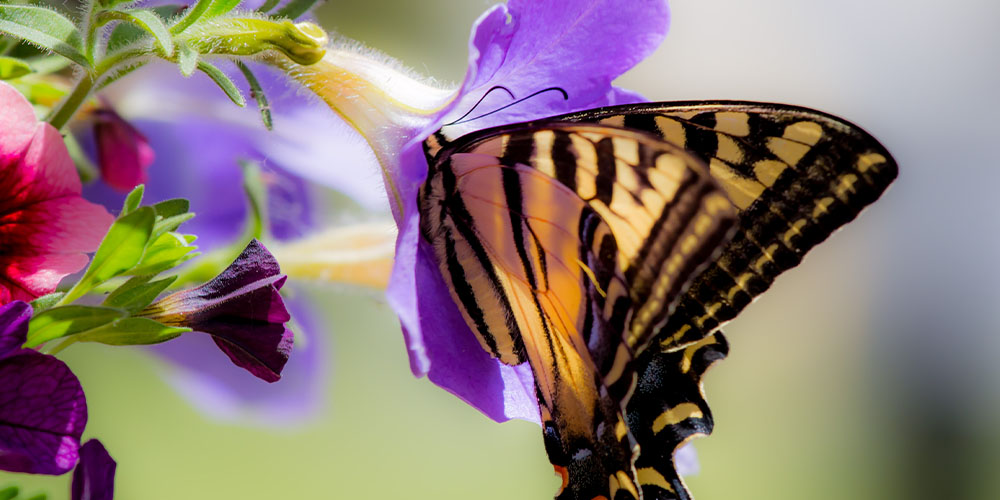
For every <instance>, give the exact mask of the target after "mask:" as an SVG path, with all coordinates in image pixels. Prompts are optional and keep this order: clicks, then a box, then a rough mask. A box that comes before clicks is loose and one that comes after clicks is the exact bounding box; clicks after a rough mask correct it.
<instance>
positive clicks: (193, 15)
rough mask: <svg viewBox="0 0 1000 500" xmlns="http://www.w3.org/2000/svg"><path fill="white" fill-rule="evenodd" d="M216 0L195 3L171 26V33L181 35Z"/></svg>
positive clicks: (201, 0) (199, 0) (200, 0)
mask: <svg viewBox="0 0 1000 500" xmlns="http://www.w3.org/2000/svg"><path fill="white" fill-rule="evenodd" d="M213 1H215V0H198V3H196V4H194V6H192V7H191V8H189V9H187V11H186V12H185V13H184V17H181V18H180V19H179V20H178V21H177V22H176V23H174V25H173V26H171V27H170V33H171V34H172V35H179V34H181V32H183V31H184V30H186V29H188V27H189V26H191V25H192V24H194V23H195V22H196V21H197V20H198V19H200V18H201V16H202V15H204V14H205V11H207V10H208V8H209V7H211V6H212V2H213Z"/></svg>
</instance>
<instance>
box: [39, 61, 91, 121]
mask: <svg viewBox="0 0 1000 500" xmlns="http://www.w3.org/2000/svg"><path fill="white" fill-rule="evenodd" d="M96 81H97V75H93V74H90V73H86V74H84V75H83V77H82V78H80V81H78V82H76V86H75V87H74V88H73V91H72V92H70V93H69V95H67V96H66V98H65V99H63V101H62V102H61V103H59V105H57V106H56V107H55V109H53V110H52V112H51V113H50V114H49V117H48V119H47V121H48V122H49V123H50V124H51V125H52V126H53V127H55V128H56V130H62V128H63V127H64V126H66V124H67V123H68V122H69V119H70V118H72V117H73V115H74V114H76V111H77V110H78V109H80V105H82V104H83V102H84V101H86V100H87V96H89V95H90V91H91V90H92V89H93V88H94V83H95V82H96Z"/></svg>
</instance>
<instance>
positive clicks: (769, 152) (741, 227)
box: [557, 101, 897, 349]
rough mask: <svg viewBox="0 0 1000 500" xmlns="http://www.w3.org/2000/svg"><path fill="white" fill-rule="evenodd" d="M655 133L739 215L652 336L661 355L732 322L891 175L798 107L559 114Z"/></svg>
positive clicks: (881, 152)
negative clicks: (711, 180) (705, 174)
mask: <svg viewBox="0 0 1000 500" xmlns="http://www.w3.org/2000/svg"><path fill="white" fill-rule="evenodd" d="M557 119H560V120H570V121H584V122H601V123H608V124H615V125H619V126H624V127H627V128H634V129H637V130H644V131H647V132H650V133H654V134H657V135H659V136H661V137H663V138H664V139H665V140H667V141H670V142H672V143H674V144H677V145H678V146H680V147H682V148H684V149H685V150H687V151H689V152H690V153H691V154H693V155H695V156H698V157H699V158H701V159H702V160H703V161H705V163H707V164H708V165H709V168H710V171H711V173H712V176H713V177H715V179H716V180H717V181H718V182H719V183H720V184H721V185H722V186H723V188H724V189H725V190H726V192H727V194H728V195H729V198H730V200H732V202H733V204H734V206H735V207H736V208H737V209H738V210H739V211H740V222H739V224H738V227H737V230H736V233H735V235H734V237H733V239H732V240H731V241H730V242H729V244H728V245H727V246H726V247H725V248H724V249H723V251H722V253H721V254H720V255H719V256H718V257H717V258H716V260H715V261H714V262H713V263H712V264H711V265H710V266H709V267H708V268H707V269H706V270H705V271H704V272H702V273H701V274H700V275H699V276H698V277H697V278H696V279H695V280H694V282H693V283H692V285H691V288H690V289H689V290H688V292H687V293H686V294H685V296H684V297H683V298H682V299H681V301H680V303H679V304H678V306H677V308H676V310H675V311H674V312H673V313H672V315H671V317H670V319H669V322H668V324H667V325H666V326H665V327H664V328H663V329H662V331H661V332H660V333H659V336H658V340H659V341H660V343H661V344H662V345H663V347H664V348H667V349H673V348H677V347H679V346H683V345H686V344H689V343H691V342H696V341H698V340H699V339H701V338H703V337H705V336H706V335H708V334H710V333H711V332H712V331H714V330H715V329H716V328H718V327H719V326H720V325H722V324H724V323H725V322H727V321H729V320H731V319H732V318H734V317H735V316H736V314H738V313H739V312H740V311H741V310H742V309H743V308H744V307H746V305H747V304H749V303H750V302H751V301H752V300H753V298H754V297H756V296H758V295H759V294H760V293H762V292H763V291H764V290H766V289H767V288H768V287H770V286H771V283H772V282H773V281H774V279H775V278H776V277H777V276H778V275H779V274H781V273H782V272H784V271H786V270H788V269H790V268H792V267H794V266H796V265H798V263H799V262H800V261H801V259H802V257H803V256H804V255H805V253H806V252H808V251H809V250H810V249H811V248H812V247H813V246H815V245H816V244H818V243H820V242H822V241H823V240H824V239H826V238H827V237H828V236H829V235H830V234H832V233H833V232H834V231H835V230H836V229H837V228H839V227H840V226H842V225H844V224H846V223H847V222H849V221H851V220H852V219H854V217H856V216H857V215H858V213H859V212H860V211H861V209H863V208H864V207H865V206H867V205H868V204H870V203H872V202H873V201H875V200H876V199H878V197H879V196H880V195H881V194H882V193H883V192H884V191H885V189H886V188H887V187H888V186H889V184H890V183H891V182H892V180H893V179H894V178H895V177H896V173H897V168H896V163H895V161H894V160H893V159H892V156H890V155H889V153H888V151H886V149H885V148H884V147H883V146H882V145H881V144H879V142H878V141H877V140H875V139H874V138H873V137H872V136H871V135H869V134H868V133H867V132H865V131H864V130H862V129H861V128H859V127H857V126H855V125H852V124H850V123H848V122H846V121H844V120H842V119H840V118H837V117H834V116H831V115H828V114H825V113H822V112H819V111H815V110H811V109H807V108H801V107H798V106H789V105H783V104H766V103H755V102H742V101H715V102H661V103H647V104H634V105H625V106H613V107H607V108H599V109H595V110H590V111H584V112H580V113H575V114H572V115H566V116H562V117H558V118H557Z"/></svg>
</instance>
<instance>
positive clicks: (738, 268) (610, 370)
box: [418, 101, 897, 500]
mask: <svg viewBox="0 0 1000 500" xmlns="http://www.w3.org/2000/svg"><path fill="white" fill-rule="evenodd" d="M424 150H425V153H426V157H427V160H428V165H429V169H430V170H429V173H428V177H427V180H426V181H425V183H424V185H423V186H422V188H421V190H420V193H419V195H418V207H419V210H420V216H421V235H422V237H423V238H424V239H425V240H426V242H427V243H428V244H429V245H430V246H431V247H432V248H433V250H434V257H435V259H436V261H437V265H438V268H439V270H440V272H441V275H442V277H443V278H444V280H445V282H446V283H447V284H448V286H449V290H450V292H451V296H452V298H453V300H454V302H455V304H456V305H457V306H458V309H459V310H460V311H461V313H462V315H463V317H464V318H465V320H466V322H467V323H468V325H469V327H470V329H471V330H472V331H473V333H474V334H475V335H476V337H477V338H478V340H479V342H480V344H481V346H482V347H483V349H485V350H486V351H487V352H489V353H491V354H492V355H493V356H494V357H496V358H498V359H499V360H500V361H502V362H504V363H506V364H510V365H516V364H520V363H523V362H528V363H529V365H530V366H531V369H532V372H533V374H534V377H535V389H536V395H537V398H538V403H539V409H540V411H541V420H542V423H543V438H544V442H545V447H546V452H547V453H548V455H549V459H550V461H551V462H552V464H553V466H554V468H555V470H556V472H557V473H558V474H559V475H560V476H561V477H562V480H563V484H562V487H561V489H560V491H559V493H558V494H557V495H558V496H557V498H558V499H608V500H614V499H630V498H631V499H645V500H650V499H656V500H666V499H686V498H690V493H689V492H688V491H687V489H686V487H685V485H684V482H683V480H682V479H681V478H680V476H679V475H678V474H677V472H676V470H675V467H674V462H673V460H674V459H673V453H674V451H675V449H676V448H677V447H679V446H680V445H681V444H683V443H684V442H686V441H687V440H689V439H691V438H692V437H693V436H695V435H704V434H708V433H710V432H711V430H712V426H713V422H712V415H711V412H710V411H709V409H708V406H707V403H706V402H705V399H704V395H703V392H702V387H701V379H702V376H703V374H704V373H705V371H706V370H707V369H708V368H709V367H710V366H711V365H712V364H713V363H715V362H716V361H718V360H720V359H723V358H724V357H725V356H726V354H727V353H728V344H727V342H726V339H725V337H724V336H723V334H722V332H721V331H720V330H719V327H720V326H721V325H723V324H724V323H725V322H727V321H729V320H731V319H733V318H734V317H735V316H736V314H737V313H739V312H740V311H741V310H742V309H743V308H744V307H746V306H747V305H748V304H749V303H750V302H751V301H752V300H753V299H754V298H755V297H756V296H758V295H759V294H760V293H762V292H763V291H764V290H766V289H767V288H768V287H769V286H770V285H771V283H772V282H773V281H774V279H775V278H776V277H777V276H778V275H779V274H780V273H782V272H783V271H785V270H787V269H790V268H792V267H794V266H796V265H797V264H798V263H799V262H800V261H801V259H802V257H803V256H804V255H805V253H806V252H808V251H809V249H811V248H812V247H813V246H815V245H816V244H817V243H819V242H821V241H823V240H824V239H826V238H827V237H828V236H829V235H830V234H831V233H832V232H834V231H835V230H836V229H837V228H839V227H840V226H842V225H843V224H845V223H847V222H849V221H850V220H852V219H853V218H854V217H856V216H857V215H858V213H859V212H860V211H861V209H862V208H864V207H865V206H867V205H868V204H870V203H872V202H874V201H875V200H876V199H877V198H878V197H879V196H880V195H881V194H882V193H883V192H884V191H885V189H886V188H887V187H888V186H889V184H890V183H891V182H892V180H893V179H894V178H895V177H896V173H897V167H896V164H895V162H894V160H893V159H892V157H891V156H890V155H889V153H888V151H886V149H885V148H884V147H883V146H882V145H881V144H879V143H878V141H876V140H875V139H874V138H873V137H872V136H871V135H869V134H868V133H866V132H864V131H863V130H861V129H860V128H859V127H857V126H854V125H852V124H850V123H847V122H846V121H844V120H842V119H839V118H837V117H834V116H831V115H828V114H825V113H822V112H819V111H815V110H811V109H807V108H801V107H796V106H789V105H782V104H765V103H754V102H738V101H710V102H707V101H698V102H660V103H646V104H631V105H623V106H611V107H604V108H598V109H592V110H588V111H583V112H579V113H573V114H568V115H562V116H557V117H552V118H546V119H542V120H537V121H532V122H526V123H518V124H512V125H505V126H500V127H495V128H490V129H486V130H480V131H477V132H472V133H469V134H467V135H464V136H461V137H458V138H450V137H448V136H447V134H446V133H445V132H444V131H439V132H437V133H435V134H433V135H431V136H430V137H428V139H427V140H426V142H425V144H424Z"/></svg>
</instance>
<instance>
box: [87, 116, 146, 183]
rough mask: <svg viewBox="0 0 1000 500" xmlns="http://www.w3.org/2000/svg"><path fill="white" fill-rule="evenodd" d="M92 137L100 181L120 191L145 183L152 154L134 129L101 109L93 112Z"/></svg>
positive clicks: (121, 119) (119, 117)
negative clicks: (95, 142)
mask: <svg viewBox="0 0 1000 500" xmlns="http://www.w3.org/2000/svg"><path fill="white" fill-rule="evenodd" d="M94 138H95V139H96V141H97V163H98V164H99V165H100V167H101V177H102V178H103V179H104V182H106V183H107V184H108V185H109V186H111V187H113V188H115V189H117V190H119V191H122V192H128V191H130V190H132V188H134V187H136V186H138V185H139V184H143V183H145V182H146V179H147V177H148V176H147V174H146V170H147V169H148V168H149V166H150V165H151V164H152V163H153V159H154V158H155V155H154V154H153V148H151V147H149V141H147V140H146V137H145V136H144V135H142V133H140V132H139V131H138V130H136V128H135V127H133V126H132V125H131V124H130V123H129V122H127V121H125V120H124V119H123V118H122V117H121V116H118V113H115V112H114V110H112V109H110V108H102V109H99V110H97V111H95V112H94Z"/></svg>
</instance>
